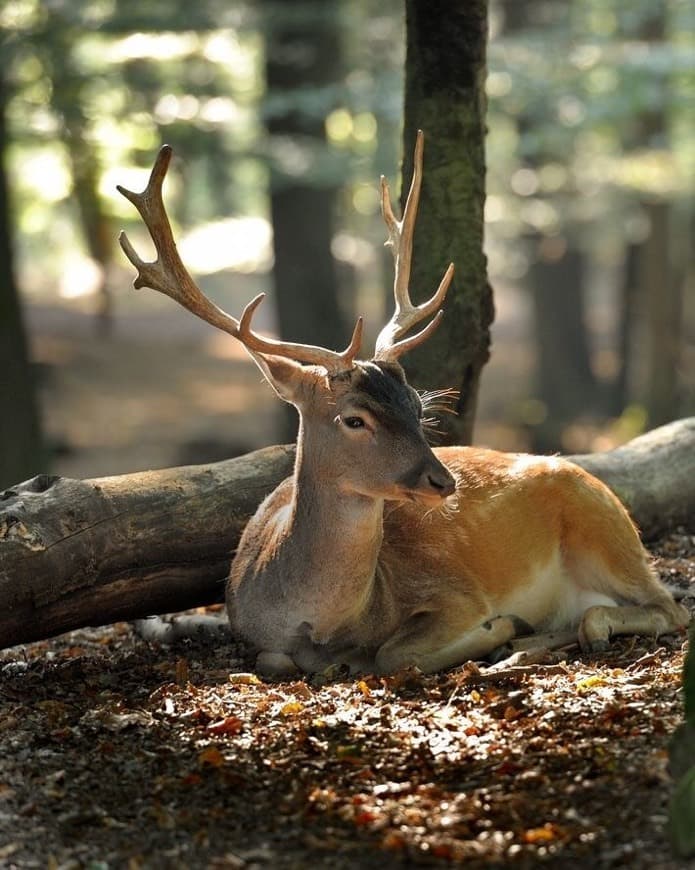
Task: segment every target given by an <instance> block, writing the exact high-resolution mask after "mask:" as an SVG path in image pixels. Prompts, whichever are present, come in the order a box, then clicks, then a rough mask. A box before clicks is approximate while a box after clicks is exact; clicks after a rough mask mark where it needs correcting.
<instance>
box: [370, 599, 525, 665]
mask: <svg viewBox="0 0 695 870" xmlns="http://www.w3.org/2000/svg"><path fill="white" fill-rule="evenodd" d="M452 609H453V610H455V608H452ZM529 630H530V626H529V625H528V624H527V623H526V622H524V620H522V619H519V618H518V617H516V616H494V617H491V618H489V619H483V620H481V622H479V623H478V624H477V625H474V627H472V628H464V627H461V626H460V624H456V623H455V622H454V623H452V620H451V619H450V618H447V616H446V615H445V614H444V613H443V612H442V611H430V612H427V613H418V614H415V615H414V616H413V617H411V618H410V619H409V620H408V621H407V622H406V623H405V625H404V626H403V627H402V628H401V629H399V630H398V631H397V632H396V633H395V634H394V635H393V636H392V637H391V638H389V640H387V641H386V643H385V644H383V645H382V646H381V647H380V649H379V651H378V652H377V655H376V669H377V671H378V672H380V673H391V672H393V671H396V670H398V669H399V668H403V667H407V666H409V665H415V666H416V667H418V668H420V670H421V671H423V672H425V673H432V672H434V671H439V670H444V669H446V668H452V667H454V666H455V665H460V664H463V662H466V661H468V660H470V659H473V660H475V659H483V658H485V657H486V656H487V655H489V654H490V653H491V652H492V651H493V650H494V649H496V648H497V647H501V646H504V645H505V644H507V643H509V641H510V640H512V638H514V637H516V636H517V635H519V634H528V632H529Z"/></svg>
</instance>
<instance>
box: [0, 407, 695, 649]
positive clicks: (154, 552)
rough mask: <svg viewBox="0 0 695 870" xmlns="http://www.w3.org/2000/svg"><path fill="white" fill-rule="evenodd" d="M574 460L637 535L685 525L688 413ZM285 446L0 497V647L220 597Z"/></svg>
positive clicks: (47, 482)
mask: <svg viewBox="0 0 695 870" xmlns="http://www.w3.org/2000/svg"><path fill="white" fill-rule="evenodd" d="M571 459H572V461H574V462H576V463H577V464H579V465H582V466H583V467H584V468H586V469H587V470H589V471H591V472H592V473H594V474H596V476H597V477H600V478H601V479H602V480H604V481H605V482H606V483H608V484H609V485H610V486H612V487H613V488H614V489H615V491H616V492H617V493H618V495H619V496H620V497H621V498H622V499H623V501H624V502H625V504H626V505H627V507H628V508H629V509H630V510H631V512H632V514H633V516H634V518H635V520H636V521H637V523H638V524H639V525H640V526H641V528H642V532H643V534H644V535H645V537H652V536H655V535H657V534H659V533H660V532H663V531H665V530H667V529H669V528H672V527H673V526H674V525H678V524H685V525H687V524H689V525H690V526H691V527H693V523H694V522H695V418H690V419H687V420H682V421H680V422H677V423H672V424H670V425H669V426H664V427H662V428H661V429H657V430H655V431H654V432H651V433H649V434H647V435H643V436H642V437H640V438H637V439H635V441H633V442H630V444H628V445H626V446H625V447H621V448H618V449H617V450H614V451H612V452H611V453H607V454H605V455H599V456H575V457H571ZM293 461H294V448H293V447H267V448H265V449H264V450H258V451H256V452H255V453H250V454H248V455H247V456H241V457H239V458H237V459H230V460H227V461H225V462H219V463H215V464H212V465H198V466H189V467H184V468H172V469H166V470H163V471H151V472H144V473H139V474H127V475H122V476H120V477H106V478H101V479H98V480H84V481H79V480H67V479H62V478H52V477H47V476H45V475H42V476H40V477H37V478H34V479H33V480H30V481H28V482H26V483H24V484H21V485H19V486H16V487H13V488H12V489H10V490H8V491H7V492H5V493H3V494H0V647H6V646H12V645H14V644H18V643H25V642H28V641H32V640H38V639H40V638H44V637H49V636H52V635H55V634H59V633H60V632H63V631H68V630H70V629H74V628H79V627H81V626H85V625H105V624H107V623H110V622H114V621H116V620H119V619H134V618H137V617H145V616H148V615H150V614H152V613H163V612H172V611H176V610H183V609H185V608H188V607H193V606H198V605H202V604H208V603H211V602H213V601H219V600H220V599H221V597H222V594H223V584H224V580H225V578H226V576H227V573H228V570H229V563H230V561H231V557H232V553H233V551H234V548H235V547H236V545H237V543H238V540H239V536H240V535H241V532H242V530H243V528H244V526H245V525H246V522H247V521H248V519H249V517H250V516H251V515H252V514H253V513H254V511H255V510H256V508H257V506H258V504H259V503H260V502H261V500H262V499H263V498H264V497H265V496H266V495H267V493H269V492H270V491H271V490H272V489H274V488H275V487H276V486H277V485H278V484H279V483H280V481H281V480H283V479H284V478H285V477H287V476H288V475H289V474H290V473H291V470H292V465H293Z"/></svg>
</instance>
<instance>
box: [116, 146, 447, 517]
mask: <svg viewBox="0 0 695 870" xmlns="http://www.w3.org/2000/svg"><path fill="white" fill-rule="evenodd" d="M422 157H423V136H422V132H419V133H418V136H417V142H416V147H415V162H414V167H415V168H414V172H413V180H412V184H411V187H410V192H409V194H408V200H407V203H406V207H405V210H404V213H403V218H402V219H401V220H400V221H399V220H397V219H396V218H395V216H394V214H393V211H392V207H391V201H390V196H389V190H388V185H387V183H386V180H385V179H384V178H383V177H382V179H381V202H382V212H383V215H384V220H385V222H386V225H387V228H388V232H389V239H388V241H387V244H388V245H389V246H390V247H391V249H392V252H393V256H394V263H395V280H394V298H395V311H394V314H393V316H392V317H391V319H390V320H389V322H388V323H387V324H386V326H385V327H384V328H383V329H382V330H381V332H380V333H379V337H378V339H377V342H376V350H375V353H374V356H373V357H372V359H371V360H369V361H366V362H364V361H360V360H358V359H357V356H358V354H359V352H360V346H361V342H362V319H361V318H360V319H358V321H357V323H356V325H355V329H354V331H353V335H352V339H351V341H350V343H349V345H348V346H347V348H346V349H345V350H344V351H341V352H336V351H332V350H328V349H327V348H322V347H317V346H314V345H306V344H294V343H291V342H283V341H276V340H274V339H269V338H266V337H263V336H261V335H259V334H258V333H256V332H254V331H253V329H252V327H251V321H252V318H253V314H254V312H255V311H256V309H257V308H258V306H259V305H260V304H261V302H262V301H263V298H264V294H261V295H260V296H257V297H256V298H255V299H254V300H253V301H252V302H250V303H249V304H248V305H247V306H246V308H245V309H244V311H243V313H242V315H241V318H240V320H237V319H236V318H235V317H232V316H231V315H229V314H227V313H226V312H224V311H222V310H221V309H220V308H218V307H217V306H216V305H215V304H214V303H212V302H211V301H210V300H209V299H208V298H207V297H206V296H205V295H204V294H203V293H202V291H201V290H200V289H199V288H198V287H197V285H196V284H195V282H194V281H193V279H192V278H191V277H190V275H189V274H188V272H187V270H186V268H185V266H184V265H183V263H182V262H181V259H180V257H179V255H178V252H177V250H176V244H175V242H174V239H173V235H172V232H171V227H170V225H169V221H168V218H167V216H166V211H165V209H164V205H163V201H162V183H163V181H164V177H165V175H166V171H167V168H168V166H169V162H170V160H171V148H170V147H169V146H167V145H165V146H163V148H162V149H161V151H160V153H159V156H158V157H157V161H156V163H155V165H154V168H153V170H152V173H151V175H150V180H149V182H148V184H147V187H146V188H145V190H144V191H143V192H142V193H133V192H131V191H128V190H125V189H124V188H122V187H119V188H118V189H119V191H120V192H121V193H122V194H123V195H124V196H125V197H126V198H127V199H129V200H130V201H131V202H132V203H133V204H134V205H135V207H136V208H137V209H138V211H139V212H140V214H141V216H142V218H143V220H144V222H145V225H146V226H147V228H148V230H149V231H150V235H151V236H152V240H153V242H154V244H155V248H156V251H157V259H156V260H155V261H154V262H152V263H147V262H144V261H143V260H141V259H140V257H139V256H138V254H137V253H136V252H135V250H134V249H133V247H132V245H131V244H130V242H129V241H128V238H127V237H126V236H125V234H123V233H122V234H121V237H120V242H121V246H122V248H123V250H124V252H125V254H126V256H127V257H128V259H129V260H130V261H131V263H132V264H133V265H134V266H135V267H136V268H137V270H138V275H137V278H136V280H135V282H134V286H135V287H143V286H147V287H151V288H153V289H155V290H159V291H160V292H162V293H165V294H166V295H168V296H171V297H172V298H173V299H175V300H176V301H177V302H179V303H180V304H181V305H183V306H184V307H185V308H187V309H188V310H189V311H191V312H192V313H194V314H195V315H196V316H198V317H200V318H202V319H203V320H206V321H207V322H208V323H211V324H212V325H213V326H217V327H218V328H220V329H222V330H224V331H226V332H229V333H230V334H232V335H233V336H234V337H235V338H237V339H238V340H239V341H241V342H242V344H243V345H244V346H245V347H246V349H247V350H248V352H249V353H250V355H251V356H252V358H253V359H254V361H255V362H256V364H257V365H258V367H259V368H260V369H261V371H262V372H263V374H264V376H265V378H266V379H267V381H268V382H269V383H270V384H271V386H272V387H273V389H274V390H275V392H276V393H277V394H278V396H280V398H282V399H284V400H285V401H286V402H290V403H291V404H293V405H294V406H295V407H296V408H297V409H298V411H299V414H300V418H301V426H300V435H299V443H298V449H299V450H300V451H301V452H302V454H303V455H304V456H306V457H307V458H309V457H311V458H310V461H311V462H312V463H313V464H314V465H315V468H316V473H317V475H318V476H319V480H325V482H326V483H327V484H328V483H329V482H330V483H331V484H332V485H337V486H339V487H340V488H342V489H343V490H345V491H346V492H351V493H356V494H360V495H363V496H367V497H371V498H385V499H405V498H411V499H418V500H423V501H427V502H435V503H436V502H439V501H441V500H442V499H443V498H446V496H448V495H451V494H452V493H453V492H454V480H453V477H452V476H451V474H450V473H449V471H448V470H447V469H446V468H445V467H444V466H443V465H442V463H441V462H439V460H438V459H437V458H436V456H435V455H434V453H433V452H432V450H431V448H430V447H429V445H428V443H427V440H426V438H425V434H424V431H423V421H422V415H423V408H422V402H421V400H420V397H419V396H418V394H417V393H416V391H415V390H413V388H412V387H411V386H410V385H409V384H408V383H407V381H406V378H405V374H404V372H403V369H402V368H401V366H400V364H399V362H398V360H399V357H400V356H401V355H402V354H403V353H405V352H406V351H407V350H409V349H411V348H412V347H415V346H416V345H417V344H419V343H420V342H422V341H424V340H425V339H426V338H427V337H428V336H429V335H430V334H431V333H432V332H433V331H434V330H435V329H436V327H437V324H438V323H439V321H440V319H441V316H442V312H441V308H440V306H441V304H442V303H443V301H444V297H445V296H446V292H447V290H448V288H449V285H450V283H451V279H452V276H453V265H450V266H449V268H448V269H447V271H446V273H445V275H444V277H443V279H442V281H441V283H440V285H439V288H438V290H437V292H436V293H435V294H434V295H433V296H432V298H431V299H429V300H428V301H427V302H424V303H423V304H421V305H417V306H416V305H413V304H412V302H411V300H410V294H409V290H408V282H409V278H410V264H411V257H412V244H413V232H414V227H415V217H416V214H417V207H418V201H419V196H420V185H421V181H422ZM430 315H434V316H433V317H432V319H431V320H430V321H429V323H428V324H427V325H426V326H425V327H424V328H423V329H422V330H420V331H419V332H418V333H416V334H415V335H412V336H409V337H408V336H407V333H409V332H410V330H411V329H412V328H413V327H414V326H415V325H416V324H417V323H419V322H420V321H422V320H424V319H425V318H427V317H429V316H430Z"/></svg>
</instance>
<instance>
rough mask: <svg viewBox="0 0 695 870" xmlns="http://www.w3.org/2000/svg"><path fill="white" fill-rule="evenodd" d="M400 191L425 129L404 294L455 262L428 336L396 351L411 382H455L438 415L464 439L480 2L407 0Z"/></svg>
mask: <svg viewBox="0 0 695 870" xmlns="http://www.w3.org/2000/svg"><path fill="white" fill-rule="evenodd" d="M405 5H406V40H407V47H406V82H405V129H404V151H403V153H404V163H403V188H404V190H403V192H402V194H401V199H402V200H403V197H404V196H405V195H406V194H407V188H408V186H409V184H410V178H411V174H412V159H413V158H412V155H413V147H414V143H415V134H416V132H417V130H418V129H422V130H424V132H425V169H424V178H423V185H422V195H421V200H420V210H419V214H418V222H417V229H416V231H415V243H414V254H413V269H412V278H411V282H410V283H411V287H412V291H413V297H414V298H413V301H414V302H422V301H423V298H427V297H428V296H430V295H431V294H432V293H433V292H434V291H435V289H436V288H437V286H438V285H439V281H440V280H441V277H442V275H443V273H444V270H445V269H446V267H447V265H448V264H449V263H450V262H453V263H454V264H455V266H456V274H455V276H454V282H453V286H452V287H451V289H450V290H449V295H448V299H447V302H446V306H445V308H446V316H445V317H444V319H443V321H442V324H441V326H440V327H439V329H438V330H437V335H436V337H434V338H432V339H430V340H429V341H428V342H425V343H424V344H423V345H422V346H421V347H420V348H418V349H417V350H415V351H413V353H412V354H409V355H408V356H407V357H406V358H405V366H406V370H407V371H408V373H409V376H410V379H411V382H412V383H413V385H414V386H417V387H422V386H425V385H426V386H427V387H428V388H447V387H451V386H452V385H454V386H456V387H457V388H458V389H459V390H460V398H459V401H458V406H457V412H458V415H457V416H453V415H452V416H450V417H449V416H447V418H446V419H445V420H443V421H442V428H443V430H444V437H445V439H446V441H448V442H451V443H459V444H467V443H470V442H471V440H472V433H473V423H474V419H475V410H476V403H477V395H478V385H479V380H480V374H481V371H482V368H483V366H484V365H485V363H486V362H487V359H488V356H489V345H490V330H489V328H490V324H491V323H492V319H493V315H494V310H493V303H492V292H491V289H490V286H489V284H488V280H487V270H486V260H485V256H484V254H483V206H484V202H485V149H484V139H485V90H484V85H485V51H486V39H487V2H486V0H469V2H467V3H458V4H457V3H448V2H446V0H434V2H433V0H406V4H405Z"/></svg>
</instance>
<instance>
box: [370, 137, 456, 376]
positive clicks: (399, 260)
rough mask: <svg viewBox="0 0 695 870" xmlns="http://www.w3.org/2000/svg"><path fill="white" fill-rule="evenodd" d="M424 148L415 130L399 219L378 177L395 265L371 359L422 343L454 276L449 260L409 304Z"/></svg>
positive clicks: (435, 322) (397, 353) (393, 356)
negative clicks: (389, 301)
mask: <svg viewBox="0 0 695 870" xmlns="http://www.w3.org/2000/svg"><path fill="white" fill-rule="evenodd" d="M423 149H424V135H423V133H422V130H418V132H417V138H416V141H415V159H414V164H413V178H412V181H411V183H410V191H409V192H408V199H407V200H406V204H405V209H404V211H403V217H402V219H401V220H400V221H399V220H397V219H396V216H395V215H394V213H393V208H392V207H391V196H390V193H389V186H388V182H387V181H386V179H385V178H384V176H383V175H382V176H381V211H382V214H383V216H384V222H385V223H386V227H387V229H388V234H389V237H388V241H387V242H386V244H387V245H388V246H389V247H390V248H391V252H392V253H393V261H394V266H395V275H394V282H393V295H394V300H395V303H396V306H395V311H394V312H393V316H392V317H391V320H389V322H388V323H387V324H386V326H385V327H384V328H383V329H382V330H381V332H380V333H379V336H378V338H377V341H376V352H375V354H374V358H375V359H380V360H391V361H393V360H397V359H398V357H400V356H401V355H402V354H404V353H405V352H406V351H408V350H410V349H411V348H413V347H415V346H416V345H418V344H420V343H421V342H423V341H424V340H425V339H426V338H427V337H428V336H429V335H431V334H432V332H434V330H435V329H436V328H437V326H438V325H439V322H440V320H441V318H442V311H441V310H437V309H439V308H440V306H441V304H442V303H443V302H444V297H445V296H446V292H447V290H448V289H449V285H450V284H451V279H452V278H453V275H454V264H453V263H450V264H449V267H448V269H447V270H446V272H445V273H444V277H443V278H442V280H441V283H440V284H439V287H438V289H437V292H436V293H435V294H434V296H432V298H431V299H428V300H427V302H423V303H422V304H421V305H413V303H412V302H411V301H410V291H409V289H408V284H409V282H410V265H411V261H412V255H413V234H414V231H415V218H416V216H417V209H418V204H419V202H420V187H421V184H422V155H423ZM435 311H436V312H437V313H436V314H435V316H434V318H433V319H432V320H431V321H430V322H429V323H428V324H427V326H426V327H425V328H424V329H422V330H420V332H418V333H416V334H415V335H412V336H410V338H404V337H403V336H405V334H406V333H407V332H408V331H409V330H410V329H412V327H413V326H415V324H416V323H419V322H420V321H421V320H423V319H424V318H425V317H429V315H430V314H432V313H433V312H435Z"/></svg>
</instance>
